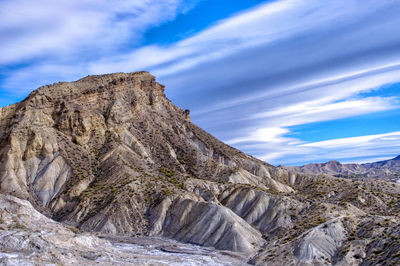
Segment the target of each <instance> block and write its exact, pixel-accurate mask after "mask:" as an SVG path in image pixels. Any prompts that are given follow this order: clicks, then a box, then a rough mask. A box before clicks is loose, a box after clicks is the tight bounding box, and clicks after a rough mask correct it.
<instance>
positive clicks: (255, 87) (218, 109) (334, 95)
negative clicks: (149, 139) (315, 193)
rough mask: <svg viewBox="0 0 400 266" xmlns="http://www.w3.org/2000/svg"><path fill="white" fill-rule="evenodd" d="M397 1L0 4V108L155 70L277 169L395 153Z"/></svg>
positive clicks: (172, 94) (224, 136)
mask: <svg viewBox="0 0 400 266" xmlns="http://www.w3.org/2000/svg"><path fill="white" fill-rule="evenodd" d="M398 14H400V1H398V0H381V1H376V0H326V1H321V0H275V1H255V0H187V1H184V0H142V1H139V0H115V1H106V0H96V1H95V0H79V1H78V0H58V1H52V0H36V1H31V0H2V1H0V18H1V19H0V107H3V106H6V105H9V104H12V103H15V102H18V101H21V100H22V99H24V98H25V97H26V96H27V95H28V94H29V93H30V92H31V91H33V90H34V89H36V88H38V87H40V86H42V85H46V84H51V83H54V82H58V81H74V80H77V79H79V78H81V77H84V76H87V75H93V74H105V73H112V72H133V71H139V70H147V71H150V72H151V73H152V74H153V75H155V76H156V77H157V80H158V81H159V82H160V83H162V84H164V85H166V95H167V97H168V98H169V99H171V101H172V102H173V103H175V104H176V105H178V106H179V107H181V108H183V109H190V110H191V117H192V121H193V122H194V123H195V124H197V125H199V126H200V127H202V128H203V129H205V130H206V131H208V132H209V133H211V134H213V135H214V136H215V137H217V138H218V139H220V140H222V141H224V142H226V143H228V144H230V145H232V146H234V147H236V148H238V149H240V150H243V151H244V152H247V153H249V154H251V155H253V156H255V157H258V158H260V159H262V160H265V161H267V162H269V163H271V164H274V165H280V164H285V165H303V164H307V163H314V162H326V161H329V160H338V161H340V162H343V163H352V162H355V163H363V162H373V161H379V160H385V159H389V158H393V157H395V156H397V155H399V154H400V16H399V15H398Z"/></svg>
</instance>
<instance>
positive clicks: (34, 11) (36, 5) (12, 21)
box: [0, 0, 193, 64]
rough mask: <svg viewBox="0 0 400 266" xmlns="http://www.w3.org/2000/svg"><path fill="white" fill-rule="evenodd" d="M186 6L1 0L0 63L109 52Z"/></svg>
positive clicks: (170, 1) (166, 0) (119, 0)
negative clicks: (0, 39)
mask: <svg viewBox="0 0 400 266" xmlns="http://www.w3.org/2000/svg"><path fill="white" fill-rule="evenodd" d="M189 2H193V1H189ZM187 9H188V8H187V5H186V4H183V3H182V1H181V0H147V1H123V0H116V1H112V2H109V1H105V0H98V1H94V0H81V1H70V0H58V1H51V0H36V1H29V0H16V1H11V0H4V1H1V2H0V17H1V23H0V34H1V36H2V37H1V38H2V41H1V42H0V51H1V54H2V56H1V58H0V64H10V63H16V62H20V61H21V60H28V59H32V58H37V57H44V58H49V57H56V58H63V57H64V56H75V57H76V56H80V57H84V58H89V59H93V58H91V57H93V56H95V57H94V58H98V56H101V55H102V54H110V53H111V54H112V53H114V52H115V51H117V50H118V49H119V48H120V47H121V45H123V44H126V42H127V41H129V42H135V41H137V40H138V39H140V38H141V34H142V33H143V32H145V31H146V30H147V29H148V28H149V27H152V26H155V25H158V24H160V23H162V22H164V21H167V20H171V19H173V18H174V17H175V16H176V14H177V13H178V12H181V11H182V12H187ZM75 59H76V58H75Z"/></svg>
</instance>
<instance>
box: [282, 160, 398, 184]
mask: <svg viewBox="0 0 400 266" xmlns="http://www.w3.org/2000/svg"><path fill="white" fill-rule="evenodd" d="M280 167H281V168H284V169H286V170H292V171H296V172H299V173H304V174H327V175H331V176H335V177H344V178H353V179H358V180H362V179H366V178H367V179H368V178H380V179H386V180H390V181H397V182H399V180H400V155H399V156H397V157H396V158H393V159H390V160H385V161H379V162H374V163H363V164H355V163H350V164H342V163H340V162H338V161H329V162H326V163H310V164H306V165H303V166H284V165H282V166H280Z"/></svg>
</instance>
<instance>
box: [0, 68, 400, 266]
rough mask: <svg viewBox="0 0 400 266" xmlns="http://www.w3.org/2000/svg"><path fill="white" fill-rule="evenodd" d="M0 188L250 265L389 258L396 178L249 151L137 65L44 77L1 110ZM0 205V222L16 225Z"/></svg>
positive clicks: (107, 225)
mask: <svg viewBox="0 0 400 266" xmlns="http://www.w3.org/2000/svg"><path fill="white" fill-rule="evenodd" d="M0 192H1V193H2V194H5V195H10V196H15V197H18V198H20V199H22V200H27V201H29V202H30V203H31V204H32V205H33V206H34V207H35V208H36V209H37V210H38V211H39V212H41V213H42V214H44V215H46V216H48V217H50V218H52V219H53V220H55V221H58V222H61V223H62V224H64V225H62V224H60V226H69V227H70V228H76V229H74V230H82V231H86V232H94V233H95V234H101V235H103V236H104V235H105V236H107V237H114V238H121V237H122V238H133V237H135V236H136V237H137V236H141V237H142V236H146V237H152V236H153V237H155V236H156V237H164V238H167V239H174V240H177V241H180V242H183V243H191V244H196V245H201V246H205V247H211V248H215V249H218V250H225V252H226V251H229V252H234V253H229V254H231V255H233V254H235V255H234V256H239V257H244V258H246V260H247V261H248V262H249V263H253V264H268V265H283V264H285V265H295V264H300V265H309V264H320V265H330V264H337V265H348V264H365V265H369V264H376V263H381V264H382V262H385V263H386V262H387V263H388V265H390V263H392V264H393V265H395V264H398V263H400V245H399V244H400V229H399V228H400V226H399V222H400V218H399V213H400V202H399V199H400V185H397V184H394V183H388V182H384V181H368V182H359V181H355V180H347V179H342V178H333V177H330V176H315V175H305V174H302V173H297V172H295V171H291V170H286V169H282V168H276V167H274V166H272V165H269V164H267V163H265V162H262V161H260V160H257V159H255V158H253V157H251V156H249V155H246V154H244V153H242V152H240V151H238V150H236V149H234V148H232V147H230V146H228V145H226V144H224V143H222V142H220V141H219V140H217V139H216V138H214V137H212V136H211V135H209V134H207V133H206V132H205V131H203V130H202V129H200V128H199V127H197V126H196V125H194V124H193V123H192V122H190V117H189V112H184V111H183V110H182V109H180V108H178V107H176V106H175V105H173V104H172V103H171V102H170V101H169V100H168V99H167V98H166V97H165V94H164V86H162V85H161V84H159V83H157V82H156V80H155V78H154V76H152V75H151V74H149V73H147V72H136V73H129V74H125V73H117V74H110V75H102V76H88V77H86V78H83V79H81V80H78V81H76V82H71V83H66V82H62V83H56V84H53V85H50V86H44V87H41V88H39V89H38V90H36V91H34V92H32V93H31V94H30V95H29V96H28V97H27V98H26V99H25V100H24V101H22V102H20V103H17V104H14V105H11V106H8V107H4V108H2V109H0ZM12 212H13V210H12V209H8V208H5V209H4V210H3V211H2V213H1V215H2V217H3V216H4V217H6V219H5V218H3V219H0V224H4V225H2V227H0V230H2V231H3V233H4V234H18V233H19V234H22V233H23V232H25V234H26V231H29V230H30V229H29V228H28V229H27V228H26V227H29V224H28V226H23V227H20V226H18V225H15V224H17V222H18V219H19V218H18V215H17V216H15V214H12ZM10 213H11V214H12V215H14V216H15V217H16V218H15V219H16V220H15V221H14V220H13V221H14V223H15V224H14V223H12V222H10V221H9V218H7V217H8V216H7V215H9V214H10ZM14 216H13V217H14ZM7 219H8V220H7ZM5 221H8V222H5ZM92 234H93V233H92ZM93 237H94V238H95V236H93ZM96 239H97V238H96ZM96 241H97V240H96ZM10 252H11V253H12V252H13V250H12V249H10V248H8V247H7V246H5V247H3V248H2V250H1V252H0V253H1V254H9V253H10ZM29 252H33V251H29V250H28V251H27V254H30V253H29ZM99 252H101V251H99ZM36 254H37V253H36ZM40 254H42V253H40ZM46 254H47V253H46ZM47 255H48V254H47ZM27 256H28V255H27ZM42 256H45V255H43V254H42ZM28 257H29V256H28ZM2 258H3V259H4V258H5V259H7V256H6V255H2ZM55 261H56V262H59V263H61V262H62V261H59V260H58V259H57V257H55ZM77 261H79V260H77ZM126 263H130V262H129V261H128V260H127V261H126ZM232 263H233V264H235V262H232Z"/></svg>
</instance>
